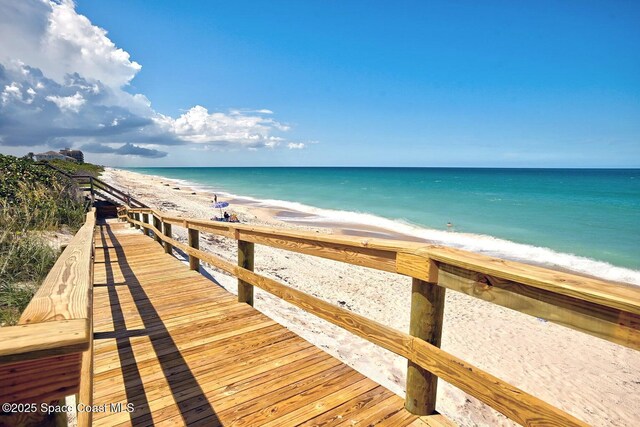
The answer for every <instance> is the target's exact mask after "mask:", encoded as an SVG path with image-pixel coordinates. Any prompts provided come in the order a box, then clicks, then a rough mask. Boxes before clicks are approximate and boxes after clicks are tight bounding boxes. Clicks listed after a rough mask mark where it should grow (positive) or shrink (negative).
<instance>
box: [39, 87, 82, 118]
mask: <svg viewBox="0 0 640 427" xmlns="http://www.w3.org/2000/svg"><path fill="white" fill-rule="evenodd" d="M45 99H46V100H47V101H51V102H53V103H54V104H56V105H57V106H58V108H59V109H61V110H62V111H66V110H69V111H73V112H74V113H77V112H78V111H80V107H82V105H84V103H85V102H87V101H86V100H85V99H84V98H83V97H82V95H80V92H76V94H75V95H73V96H53V95H49V96H47V97H46V98H45Z"/></svg>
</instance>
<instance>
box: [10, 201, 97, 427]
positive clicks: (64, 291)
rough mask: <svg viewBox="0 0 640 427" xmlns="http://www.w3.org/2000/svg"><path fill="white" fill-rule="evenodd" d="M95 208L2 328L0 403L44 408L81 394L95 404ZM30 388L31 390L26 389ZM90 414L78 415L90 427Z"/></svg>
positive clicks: (83, 400)
mask: <svg viewBox="0 0 640 427" xmlns="http://www.w3.org/2000/svg"><path fill="white" fill-rule="evenodd" d="M95 224H96V215H95V208H92V209H91V211H90V212H89V213H87V216H86V221H85V223H84V225H83V226H82V227H81V228H80V230H78V232H77V233H76V234H75V236H74V237H73V239H72V240H71V241H70V242H69V244H68V245H67V247H66V248H65V250H64V251H63V252H62V254H61V255H60V257H59V258H58V260H57V261H56V263H55V264H54V266H53V267H52V268H51V270H50V271H49V273H48V275H47V276H46V278H45V279H44V281H43V283H42V285H41V286H40V288H39V289H38V291H37V292H36V294H35V295H34V297H33V298H32V300H31V302H30V303H29V304H28V306H27V308H26V309H25V311H24V312H23V313H22V316H21V317H20V320H19V323H18V325H17V326H8V327H3V328H0V372H2V374H1V375H0V401H1V402H6V403H43V402H50V401H53V400H59V399H63V398H64V397H65V396H68V395H71V394H75V393H79V402H81V403H84V404H88V405H90V404H91V401H92V399H91V381H90V376H87V375H88V373H89V372H90V371H91V360H92V345H91V343H92V337H93V331H92V293H93V234H94V227H95ZM25 384H26V385H29V387H25ZM89 416H90V414H84V415H82V414H79V425H81V426H82V425H88V424H89V423H90V421H88V420H87V417H89Z"/></svg>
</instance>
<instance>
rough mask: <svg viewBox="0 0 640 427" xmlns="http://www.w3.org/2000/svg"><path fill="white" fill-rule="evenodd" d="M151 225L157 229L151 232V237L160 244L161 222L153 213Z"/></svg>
mask: <svg viewBox="0 0 640 427" xmlns="http://www.w3.org/2000/svg"><path fill="white" fill-rule="evenodd" d="M153 226H154V227H155V228H156V230H157V231H154V232H153V238H154V239H155V241H156V242H158V243H160V244H162V239H161V238H160V233H162V222H161V221H160V218H158V217H157V216H155V215H153Z"/></svg>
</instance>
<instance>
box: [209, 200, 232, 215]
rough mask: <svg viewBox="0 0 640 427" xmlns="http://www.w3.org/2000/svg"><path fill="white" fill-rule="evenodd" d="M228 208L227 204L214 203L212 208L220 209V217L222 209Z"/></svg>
mask: <svg viewBox="0 0 640 427" xmlns="http://www.w3.org/2000/svg"><path fill="white" fill-rule="evenodd" d="M227 206H229V203H228V202H216V203H215V204H214V205H213V207H214V208H218V209H220V216H222V208H226V207H227Z"/></svg>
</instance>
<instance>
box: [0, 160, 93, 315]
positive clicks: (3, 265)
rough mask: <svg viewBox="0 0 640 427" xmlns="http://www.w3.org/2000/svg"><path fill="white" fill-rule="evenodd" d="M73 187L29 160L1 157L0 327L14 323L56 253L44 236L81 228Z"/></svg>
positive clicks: (81, 208)
mask: <svg viewBox="0 0 640 427" xmlns="http://www.w3.org/2000/svg"><path fill="white" fill-rule="evenodd" d="M85 212H86V206H85V203H84V200H83V198H82V197H81V193H80V191H79V190H78V187H77V185H76V184H75V183H74V182H73V180H70V179H68V178H66V177H64V176H61V175H60V174H58V173H56V172H55V171H53V170H51V169H49V168H47V167H45V166H42V165H38V164H36V163H34V162H32V161H30V160H26V159H17V158H15V157H12V156H2V155H0V325H3V324H13V323H15V322H17V321H18V319H19V317H20V313H22V311H23V310H24V308H25V307H26V306H27V304H28V303H29V301H30V300H31V298H32V297H33V294H34V293H35V291H36V290H37V288H38V286H39V285H40V283H41V282H42V280H43V279H44V278H45V277H46V275H47V273H48V272H49V270H50V269H51V267H52V266H53V264H54V263H55V261H56V258H57V254H56V251H55V250H54V249H52V248H51V247H50V246H49V245H48V244H47V242H46V241H44V240H43V238H42V232H43V231H46V230H57V229H59V228H60V227H61V226H63V225H67V226H69V227H70V228H71V229H72V230H73V231H75V230H77V229H78V228H80V226H81V225H82V224H83V223H84V218H85Z"/></svg>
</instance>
